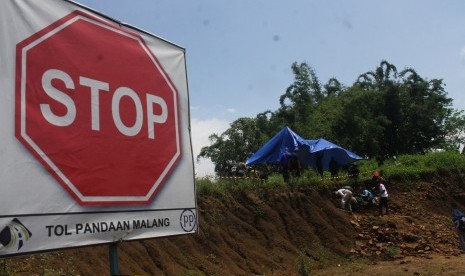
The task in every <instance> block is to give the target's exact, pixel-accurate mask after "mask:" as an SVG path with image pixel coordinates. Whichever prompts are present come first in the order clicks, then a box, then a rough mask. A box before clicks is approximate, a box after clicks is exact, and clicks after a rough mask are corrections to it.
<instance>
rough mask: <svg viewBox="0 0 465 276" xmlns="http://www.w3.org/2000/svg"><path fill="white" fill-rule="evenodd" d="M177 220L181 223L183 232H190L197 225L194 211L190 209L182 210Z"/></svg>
mask: <svg viewBox="0 0 465 276" xmlns="http://www.w3.org/2000/svg"><path fill="white" fill-rule="evenodd" d="M179 221H180V223H181V227H182V230H184V231H185V232H191V231H192V230H194V229H195V227H196V226H197V218H196V217H195V214H194V212H193V211H192V210H190V209H185V210H184V211H182V213H181V217H180V219H179Z"/></svg>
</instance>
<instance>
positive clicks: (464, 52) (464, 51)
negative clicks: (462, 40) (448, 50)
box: [460, 47, 465, 64]
mask: <svg viewBox="0 0 465 276" xmlns="http://www.w3.org/2000/svg"><path fill="white" fill-rule="evenodd" d="M460 62H462V64H465V47H463V48H462V50H461V51H460Z"/></svg>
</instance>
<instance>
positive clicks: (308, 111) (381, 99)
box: [198, 60, 465, 185]
mask: <svg viewBox="0 0 465 276" xmlns="http://www.w3.org/2000/svg"><path fill="white" fill-rule="evenodd" d="M291 69H292V73H293V74H294V82H293V83H292V84H290V85H289V87H288V88H287V89H286V91H284V93H283V94H282V95H281V96H280V98H279V103H280V107H279V109H278V110H276V111H269V110H268V111H265V112H263V113H259V114H258V115H257V116H256V117H255V118H239V119H237V120H236V121H234V122H233V123H232V124H231V127H230V128H229V129H228V130H226V131H225V132H224V133H222V134H221V135H219V134H214V135H212V136H211V137H210V141H211V145H210V146H207V147H204V148H202V149H201V152H200V154H199V156H198V158H201V157H206V158H210V159H211V160H212V161H213V163H215V171H216V172H217V173H218V174H219V175H220V176H225V175H227V174H228V168H230V166H231V165H232V164H236V163H239V162H245V161H246V160H247V158H248V157H250V156H251V155H252V154H253V153H255V152H256V151H257V150H258V149H259V148H260V147H261V146H262V145H263V144H264V143H265V142H266V141H268V139H270V138H271V137H272V136H273V135H275V134H276V133H277V131H279V130H280V129H281V128H282V127H284V126H285V125H287V126H289V127H290V128H291V129H293V130H294V131H296V132H297V133H299V134H300V135H301V136H302V137H304V138H307V139H316V138H320V137H322V138H325V139H327V140H330V141H332V142H334V143H336V144H338V145H340V146H342V147H345V148H348V149H350V150H351V151H353V152H355V153H357V154H358V155H360V156H364V157H369V158H375V159H376V160H377V161H378V162H379V164H382V163H383V162H384V161H385V160H387V159H390V158H392V157H393V156H398V155H406V154H417V153H420V154H425V153H427V152H429V151H431V150H432V149H435V148H442V149H454V150H457V149H458V148H459V145H460V144H463V143H464V142H465V135H464V133H465V115H464V114H463V111H457V110H454V109H452V108H451V107H450V106H451V104H452V99H451V98H448V97H447V93H446V91H445V89H444V87H445V85H444V83H443V81H442V80H441V79H431V80H428V79H426V78H423V77H421V76H420V75H419V74H418V73H417V72H416V71H415V70H414V69H412V68H407V69H405V70H402V71H401V72H398V71H397V68H396V66H394V65H393V64H391V63H389V62H387V61H384V60H383V61H381V62H380V64H379V65H378V66H377V67H376V68H375V69H374V70H373V71H368V72H366V73H363V74H361V75H360V76H359V77H358V79H357V81H356V82H355V83H354V84H352V85H351V86H349V87H345V86H344V85H342V84H341V83H340V82H339V81H338V80H337V79H336V78H331V79H330V80H329V81H328V82H327V83H326V84H324V85H322V83H321V82H320V80H319V79H318V77H317V75H316V72H315V70H314V69H313V68H312V67H310V66H309V65H308V64H307V63H305V62H303V63H297V62H294V63H293V64H292V66H291ZM302 184H303V183H298V185H302Z"/></svg>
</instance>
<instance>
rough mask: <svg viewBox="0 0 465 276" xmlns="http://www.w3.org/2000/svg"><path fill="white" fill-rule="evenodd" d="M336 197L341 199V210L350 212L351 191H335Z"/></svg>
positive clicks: (343, 189)
mask: <svg viewBox="0 0 465 276" xmlns="http://www.w3.org/2000/svg"><path fill="white" fill-rule="evenodd" d="M335 194H336V196H338V197H340V198H341V208H342V209H344V210H347V211H349V212H352V206H351V205H350V203H351V201H352V191H351V190H349V189H345V188H342V189H339V190H337V191H336V193H335Z"/></svg>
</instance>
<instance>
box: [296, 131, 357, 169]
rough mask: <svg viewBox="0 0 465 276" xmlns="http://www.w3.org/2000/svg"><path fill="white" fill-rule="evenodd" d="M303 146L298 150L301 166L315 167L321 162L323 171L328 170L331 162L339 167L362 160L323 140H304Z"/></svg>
mask: <svg viewBox="0 0 465 276" xmlns="http://www.w3.org/2000/svg"><path fill="white" fill-rule="evenodd" d="M303 144H304V145H303V146H302V147H301V148H300V149H299V160H300V162H301V164H302V165H308V166H311V167H317V166H318V162H321V168H322V170H324V171H326V170H329V168H330V163H331V162H335V165H337V166H338V167H341V166H344V165H347V164H350V163H352V162H355V161H358V160H362V159H363V158H362V157H360V156H358V155H357V154H355V153H353V152H351V151H349V150H347V149H345V148H343V147H341V146H338V145H336V144H334V143H331V142H330V141H328V140H325V139H323V138H321V139H318V140H305V141H304V143H303ZM306 151H308V152H306ZM318 159H319V161H318Z"/></svg>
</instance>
